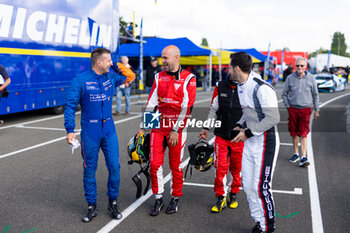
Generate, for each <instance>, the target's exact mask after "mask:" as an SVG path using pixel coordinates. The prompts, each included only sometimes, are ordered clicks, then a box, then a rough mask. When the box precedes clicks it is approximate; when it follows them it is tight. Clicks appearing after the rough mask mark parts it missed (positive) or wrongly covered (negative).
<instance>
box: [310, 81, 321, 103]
mask: <svg viewBox="0 0 350 233" xmlns="http://www.w3.org/2000/svg"><path fill="white" fill-rule="evenodd" d="M311 92H312V100H313V103H314V109H315V110H318V109H319V108H320V101H319V96H318V89H317V83H316V79H315V77H314V76H313V86H312V89H311Z"/></svg>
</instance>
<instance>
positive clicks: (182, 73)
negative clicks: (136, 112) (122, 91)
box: [137, 45, 196, 216]
mask: <svg viewBox="0 0 350 233" xmlns="http://www.w3.org/2000/svg"><path fill="white" fill-rule="evenodd" d="M179 60H180V50H179V49H178V48H177V47H176V46H174V45H170V46H167V47H166V48H164V50H163V52H162V62H163V64H164V66H163V67H164V68H165V70H164V71H162V72H160V73H158V74H156V75H155V78H154V82H153V86H152V89H151V92H150V95H149V97H148V101H147V105H146V110H145V111H146V112H148V111H151V112H152V111H157V112H159V113H160V114H161V116H160V118H161V122H160V128H158V129H152V130H151V138H150V173H151V180H152V192H153V194H154V195H155V199H156V201H155V205H154V208H153V209H151V211H150V215H151V216H157V215H158V214H159V212H160V210H161V209H162V208H163V206H164V203H163V199H162V194H163V192H164V182H163V162H164V153H165V150H166V147H168V148H169V165H170V169H171V173H172V182H171V195H172V199H171V202H170V204H169V206H168V208H167V210H166V213H167V214H172V213H176V212H177V210H178V203H179V197H181V196H182V186H183V170H182V168H180V164H181V162H182V159H183V154H184V148H185V143H186V137H187V132H186V127H185V126H186V122H187V119H188V116H189V114H190V113H191V110H192V106H193V104H194V101H195V97H196V78H195V76H194V75H193V74H191V73H190V72H188V71H186V70H183V69H182V68H181V66H180V64H179ZM142 132H144V129H140V130H139V132H138V133H137V136H138V135H139V134H140V133H142Z"/></svg>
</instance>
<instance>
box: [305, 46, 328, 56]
mask: <svg viewBox="0 0 350 233" xmlns="http://www.w3.org/2000/svg"><path fill="white" fill-rule="evenodd" d="M321 53H327V54H328V53H329V49H324V48H319V49H317V50H316V51H314V52H312V53H309V58H311V57H316V56H317V54H321Z"/></svg>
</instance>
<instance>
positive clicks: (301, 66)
mask: <svg viewBox="0 0 350 233" xmlns="http://www.w3.org/2000/svg"><path fill="white" fill-rule="evenodd" d="M295 66H296V67H304V66H305V65H295Z"/></svg>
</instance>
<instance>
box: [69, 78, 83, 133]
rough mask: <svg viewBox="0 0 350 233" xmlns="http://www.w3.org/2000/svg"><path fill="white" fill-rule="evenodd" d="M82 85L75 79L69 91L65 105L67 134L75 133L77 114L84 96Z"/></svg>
mask: <svg viewBox="0 0 350 233" xmlns="http://www.w3.org/2000/svg"><path fill="white" fill-rule="evenodd" d="M82 89H83V88H82V85H81V82H80V80H79V78H78V77H75V78H73V80H72V83H71V87H70V89H69V91H68V95H67V100H66V104H65V105H64V127H65V128H66V131H67V133H74V128H75V112H76V111H77V107H78V104H79V101H80V97H81V96H82Z"/></svg>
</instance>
